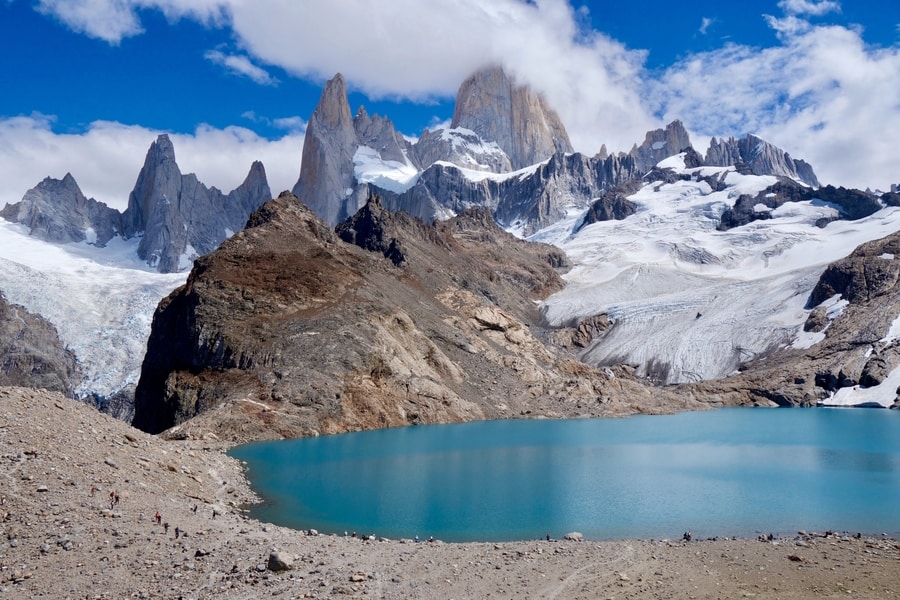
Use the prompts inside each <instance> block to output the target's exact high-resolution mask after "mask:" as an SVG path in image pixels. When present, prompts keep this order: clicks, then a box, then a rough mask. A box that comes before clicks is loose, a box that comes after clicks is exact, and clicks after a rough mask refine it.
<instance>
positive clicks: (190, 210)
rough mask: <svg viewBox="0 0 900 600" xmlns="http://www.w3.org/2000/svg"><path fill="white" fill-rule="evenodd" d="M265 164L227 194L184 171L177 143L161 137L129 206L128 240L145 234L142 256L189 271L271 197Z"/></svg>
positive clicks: (163, 268)
mask: <svg viewBox="0 0 900 600" xmlns="http://www.w3.org/2000/svg"><path fill="white" fill-rule="evenodd" d="M271 195H272V194H271V192H270V191H269V185H268V183H267V181H266V172H265V168H264V167H263V165H262V163H261V162H259V161H256V162H254V163H253V164H252V165H251V167H250V171H249V173H248V174H247V177H246V178H245V179H244V181H243V183H241V185H240V186H238V187H237V188H236V189H234V190H233V191H232V192H230V193H229V194H227V195H225V194H223V193H222V192H220V191H219V190H218V189H216V188H207V187H206V186H205V185H203V184H202V183H201V182H200V181H199V180H198V179H197V176H196V175H194V174H193V173H189V174H187V175H182V173H181V170H180V169H179V168H178V164H177V163H176V162H175V147H174V145H173V144H172V142H171V140H170V139H169V137H168V136H167V135H165V134H163V135H160V136H159V137H158V138H157V139H156V141H155V142H153V144H151V145H150V149H149V150H148V151H147V157H146V158H145V160H144V166H143V167H142V168H141V171H140V173H139V174H138V178H137V181H136V182H135V185H134V190H133V191H132V192H131V194H130V195H129V196H128V208H127V209H126V210H125V213H124V214H123V215H122V222H123V233H124V236H125V237H126V238H133V237H137V236H141V241H140V244H139V245H138V256H139V257H140V258H141V259H142V260H145V261H146V262H147V264H148V265H150V266H151V267H156V268H157V269H158V270H159V271H160V272H161V273H172V272H175V271H183V270H185V269H186V268H187V267H189V266H190V263H191V262H192V261H193V259H195V258H197V257H198V256H201V255H203V254H207V253H209V252H211V251H212V250H214V249H215V248H216V247H217V246H218V245H219V244H220V243H222V241H223V240H225V239H226V238H228V237H229V236H230V235H231V234H233V233H234V232H236V231H240V230H241V229H242V228H243V226H244V223H246V221H247V217H249V216H250V213H252V212H253V211H254V210H256V208H258V207H259V205H260V204H262V203H263V202H265V201H267V200H269V199H270V198H271Z"/></svg>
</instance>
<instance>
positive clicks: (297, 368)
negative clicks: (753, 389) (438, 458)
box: [134, 194, 702, 439]
mask: <svg viewBox="0 0 900 600" xmlns="http://www.w3.org/2000/svg"><path fill="white" fill-rule="evenodd" d="M340 229H341V231H343V232H344V235H345V236H346V237H347V238H348V239H351V241H353V243H347V242H345V241H343V240H342V239H341V238H340V237H338V235H336V234H335V233H334V232H332V231H331V230H330V229H329V228H328V227H327V226H326V225H325V224H324V223H323V222H322V221H320V220H319V219H318V218H317V217H316V216H315V215H314V214H313V213H312V212H311V211H310V210H308V209H307V208H306V207H305V206H304V205H303V204H301V203H300V202H298V201H297V199H296V198H295V197H293V196H292V195H290V194H285V195H282V196H281V197H279V198H278V199H277V200H274V201H272V202H270V203H267V204H266V205H264V206H263V207H262V208H261V209H260V210H259V211H258V212H257V213H256V214H254V215H253V217H252V218H251V219H250V222H249V224H248V227H247V228H246V229H245V230H244V231H243V232H241V233H239V234H237V235H235V236H234V237H233V238H232V239H230V240H229V241H227V242H226V243H225V244H223V245H222V246H221V247H220V248H219V250H217V251H216V252H214V253H213V254H211V255H209V256H206V257H203V258H201V259H199V260H198V261H197V263H196V266H195V268H194V270H193V271H192V273H191V275H190V277H189V278H188V282H187V283H186V285H185V286H184V287H182V288H180V289H179V290H177V291H176V292H174V293H173V294H172V295H170V296H169V297H168V298H166V299H165V300H164V301H163V302H162V303H161V304H160V307H159V309H158V310H157V313H156V315H155V317H154V324H153V330H152V333H151V335H150V340H149V342H148V351H147V355H146V358H145V360H144V364H143V369H142V374H141V380H140V383H139V385H138V388H137V391H136V400H135V403H136V406H135V411H136V412H135V419H134V424H135V426H137V427H139V428H141V429H144V430H145V431H150V432H154V433H156V432H160V431H162V430H165V429H167V428H173V427H174V428H173V429H172V430H171V431H170V432H169V435H171V436H180V435H199V434H197V433H190V432H191V431H194V432H198V431H203V432H206V433H209V432H213V433H216V434H217V435H219V436H225V437H228V438H231V439H258V438H266V437H277V436H302V435H315V434H317V433H333V432H341V431H348V430H356V429H368V428H379V427H388V426H395V425H407V424H412V423H436V422H454V421H467V420H476V419H488V418H503V417H509V416H518V415H526V414H530V415H534V416H537V415H544V416H549V417H552V416H556V417H559V416H579V415H581V416H586V415H593V416H599V415H615V414H628V413H632V412H635V410H647V411H651V412H655V411H664V410H673V409H674V407H678V408H685V407H687V406H691V407H694V408H697V407H701V406H702V405H700V404H699V403H697V402H696V401H694V400H687V401H681V400H677V401H673V400H672V399H671V398H667V397H666V395H665V394H661V395H657V396H654V395H653V394H651V393H650V391H649V389H647V388H645V387H644V386H642V384H640V383H639V382H636V381H634V380H633V379H632V378H631V377H630V376H629V375H628V372H627V371H626V370H622V369H603V370H598V369H593V368H591V367H588V366H585V365H582V364H579V363H577V362H575V361H573V360H571V359H569V358H566V357H565V356H561V355H558V354H557V353H556V351H555V350H553V349H552V347H550V346H547V345H545V344H544V343H543V341H542V340H541V338H542V336H543V332H542V330H541V329H540V328H539V327H538V326H537V324H538V323H539V322H540V316H539V314H538V312H537V309H536V304H535V300H536V299H539V298H542V297H544V296H546V295H547V294H549V293H551V292H553V291H555V290H557V289H559V288H560V286H561V280H560V279H559V276H558V274H557V272H556V269H555V267H564V266H565V265H566V264H567V263H566V260H565V257H564V256H563V255H562V254H561V253H560V252H559V250H557V249H555V248H552V247H550V246H545V245H541V244H529V243H526V242H523V241H521V240H518V239H516V238H515V237H513V236H512V235H510V234H507V233H505V232H503V231H502V230H500V229H499V228H498V227H497V225H496V224H495V223H494V222H493V219H492V218H491V216H490V213H489V212H488V211H486V210H475V211H471V212H467V213H464V214H462V215H460V216H459V217H456V218H454V219H450V220H449V221H446V222H443V223H440V224H438V225H436V226H432V225H426V224H424V223H422V222H421V221H417V220H414V219H411V218H410V217H408V216H406V215H404V214H402V213H397V214H393V213H389V212H387V211H385V210H384V209H383V208H382V207H381V206H380V205H378V204H377V203H375V202H371V203H370V204H369V205H368V206H367V207H366V208H365V209H363V210H362V211H360V213H359V214H358V215H357V216H356V217H355V218H354V219H353V220H351V221H348V222H347V223H345V224H343V225H342V226H341V228H340ZM349 231H353V232H356V234H359V233H361V232H366V233H365V234H364V235H355V236H350V235H349V234H347V232H349ZM391 240H399V241H400V246H401V251H402V257H403V260H401V261H394V260H393V259H392V258H391V257H390V256H387V257H386V256H385V253H384V248H385V246H387V247H390V246H391V245H392V242H391ZM356 244H359V245H356ZM394 245H395V246H396V244H394ZM360 246H362V247H360ZM666 401H668V402H671V405H670V408H668V409H667V408H663V407H662V404H663V403H664V402H666ZM635 406H640V407H641V408H639V409H638V408H635ZM187 421H190V423H187V424H185V423H186V422H187ZM182 424H184V425H182Z"/></svg>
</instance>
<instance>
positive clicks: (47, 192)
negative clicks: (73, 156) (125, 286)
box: [0, 173, 122, 247]
mask: <svg viewBox="0 0 900 600" xmlns="http://www.w3.org/2000/svg"><path fill="white" fill-rule="evenodd" d="M0 217H3V218H4V219H6V220H7V221H12V222H13V223H21V224H22V225H25V226H26V227H27V228H28V231H29V234H30V235H32V236H34V237H36V238H39V239H42V240H46V241H48V242H55V243H61V244H65V243H69V242H86V243H88V244H94V245H96V246H101V247H102V246H105V245H106V243H107V242H109V240H111V239H112V238H113V237H114V236H116V235H121V233H122V216H121V214H120V213H119V211H117V210H115V209H113V208H109V207H108V206H107V205H106V204H104V203H102V202H98V201H96V200H94V199H93V198H86V197H85V196H84V194H83V193H82V191H81V188H79V187H78V183H77V182H76V181H75V178H74V177H72V174H71V173H66V175H65V177H63V178H62V179H53V178H52V177H47V178H45V179H44V180H43V181H41V182H40V183H39V184H37V185H36V186H35V187H33V188H31V189H30V190H28V191H27V192H25V195H24V196H23V197H22V200H21V201H20V202H16V203H15V204H7V205H6V206H5V207H4V208H3V210H0Z"/></svg>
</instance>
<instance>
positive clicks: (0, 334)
mask: <svg viewBox="0 0 900 600" xmlns="http://www.w3.org/2000/svg"><path fill="white" fill-rule="evenodd" d="M78 377H79V374H78V369H77V366H76V364H75V355H73V354H72V353H71V352H70V351H69V350H68V349H66V348H65V346H64V345H63V343H62V342H61V341H60V339H59V335H58V334H57V332H56V328H55V327H54V326H53V325H52V324H51V323H49V322H48V321H46V320H45V319H44V318H42V317H41V316H39V315H35V314H32V313H29V312H28V311H27V310H25V308H24V307H22V306H19V305H17V304H10V303H9V302H7V301H6V298H5V297H4V296H3V294H0V385H5V386H7V385H11V386H24V387H36V388H44V389H47V390H51V391H54V392H62V393H63V394H66V395H67V396H72V395H73V391H74V389H75V385H76V384H77V382H78Z"/></svg>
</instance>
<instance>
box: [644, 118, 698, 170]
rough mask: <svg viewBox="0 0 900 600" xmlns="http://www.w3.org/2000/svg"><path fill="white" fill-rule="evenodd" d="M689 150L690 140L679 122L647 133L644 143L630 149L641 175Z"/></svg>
mask: <svg viewBox="0 0 900 600" xmlns="http://www.w3.org/2000/svg"><path fill="white" fill-rule="evenodd" d="M687 148H691V138H690V136H688V132H687V130H686V129H685V128H684V124H683V123H682V122H681V121H678V120H676V121H672V122H671V123H669V124H668V125H666V128H665V129H656V130H654V131H648V132H647V135H646V137H645V138H644V142H643V143H642V144H641V145H640V146H637V145H635V146H634V148H632V149H631V152H630V153H629V154H631V155H632V156H633V157H634V161H635V165H636V167H637V170H638V171H639V172H640V173H641V174H642V175H643V174H644V173H646V172H647V171H649V170H650V169H652V168H653V167H654V166H656V163H658V162H659V161H661V160H663V159H664V158H668V157H670V156H673V155H675V154H678V153H679V152H682V151H683V150H685V149H687Z"/></svg>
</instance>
